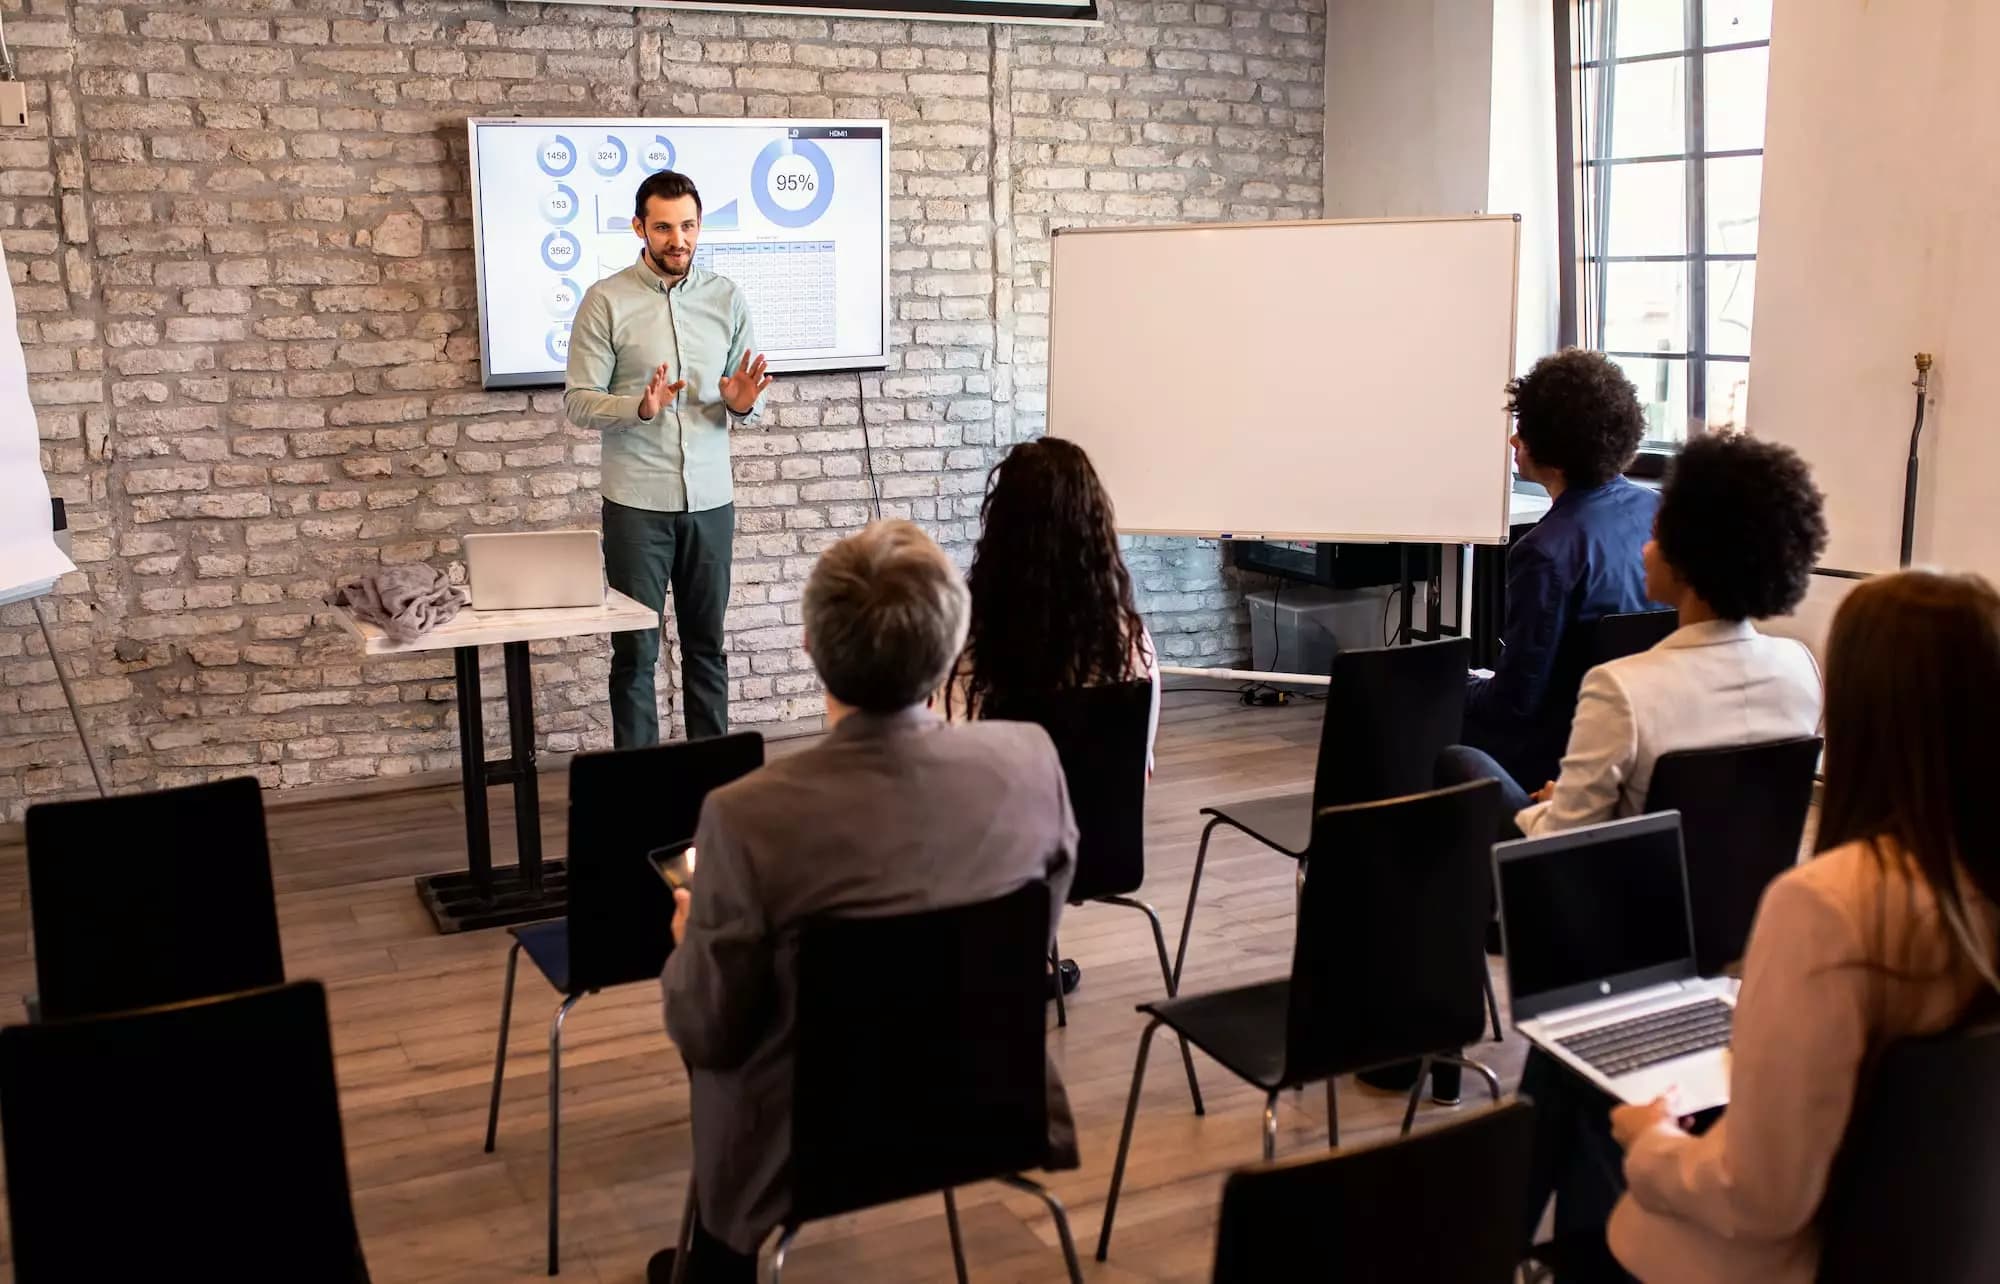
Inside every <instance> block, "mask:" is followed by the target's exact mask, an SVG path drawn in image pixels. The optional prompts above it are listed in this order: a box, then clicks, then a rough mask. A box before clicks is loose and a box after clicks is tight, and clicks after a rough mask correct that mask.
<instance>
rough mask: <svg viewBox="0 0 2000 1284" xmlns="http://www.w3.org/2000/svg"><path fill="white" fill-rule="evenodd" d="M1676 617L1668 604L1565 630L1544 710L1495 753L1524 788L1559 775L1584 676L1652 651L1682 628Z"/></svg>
mask: <svg viewBox="0 0 2000 1284" xmlns="http://www.w3.org/2000/svg"><path fill="white" fill-rule="evenodd" d="M1680 619H1681V616H1680V612H1679V611H1676V610H1673V609H1672V608H1667V609H1664V610H1655V611H1629V612H1623V613H1620V614H1617V615H1604V616H1599V617H1598V618H1597V619H1595V620H1585V621H1582V622H1580V623H1577V624H1572V625H1571V626H1570V627H1569V628H1568V629H1566V630H1565V631H1564V633H1563V637H1562V641H1561V642H1559V643H1557V644H1556V655H1555V660H1554V661H1553V663H1552V664H1551V666H1550V670H1549V679H1548V685H1547V686H1546V687H1545V688H1543V691H1542V703H1541V710H1542V712H1541V713H1538V714H1537V715H1536V716H1535V717H1534V718H1532V719H1530V720H1529V722H1528V723H1527V724H1526V725H1525V726H1524V727H1523V728H1522V730H1521V733H1520V737H1519V740H1518V743H1516V744H1514V745H1512V746H1511V748H1510V749H1509V751H1508V752H1506V753H1502V754H1500V755H1498V756H1499V757H1500V759H1501V765H1502V766H1504V767H1506V768H1507V769H1508V770H1509V771H1510V772H1511V773H1512V774H1513V776H1514V779H1516V780H1518V781H1519V782H1521V786H1522V788H1524V789H1538V788H1540V787H1541V785H1542V782H1543V781H1547V780H1554V779H1555V778H1556V777H1557V776H1558V775H1560V774H1561V771H1562V759H1563V754H1564V753H1565V752H1567V751H1568V749H1569V732H1570V725H1571V724H1572V723H1573V722H1574V721H1575V720H1576V702H1577V697H1578V695H1579V693H1580V692H1581V691H1582V688H1583V679H1584V675H1585V674H1587V673H1589V672H1590V671H1591V670H1592V669H1594V668H1596V667H1597V666H1598V665H1600V664H1609V663H1610V662H1611V661H1613V660H1619V659H1623V658H1624V657H1626V656H1628V655H1637V654H1638V653H1639V652H1641V651H1650V650H1651V649H1652V648H1653V647H1654V646H1656V645H1658V644H1659V643H1660V642H1661V641H1662V640H1663V639H1664V638H1666V636H1667V635H1668V634H1670V633H1672V632H1673V631H1674V630H1675V629H1677V628H1679V627H1680Z"/></svg>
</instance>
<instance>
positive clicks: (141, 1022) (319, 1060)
mask: <svg viewBox="0 0 2000 1284" xmlns="http://www.w3.org/2000/svg"><path fill="white" fill-rule="evenodd" d="M0 1131H4V1134H5V1145H6V1155H7V1213H8V1219H9V1221H10V1223H11V1225H12V1227H13V1243H12V1244H11V1245H10V1247H11V1249H12V1250H13V1256H14V1278H15V1279H16V1280H17V1281H19V1282H20V1284H44V1282H47V1281H64V1282H67V1281H73V1280H142V1279H160V1278H186V1279H201V1280H214V1281H228V1282H231V1284H252V1282H258V1284H261V1282H262V1281H266V1280H278V1279H282V1280H286V1281H288V1282H292V1281H296V1282H297V1284H357V1282H359V1284H366V1281H367V1279H368V1270H367V1266H366V1264H365V1263H364V1262H363V1260H362V1256H361V1244H360V1239H359V1237H358V1236H357V1235H356V1233H355V1228H354V1209H353V1205H352V1203H351V1202H350V1199H349V1193H348V1184H347V1157H346V1152H345V1150H344V1149H343V1148H342V1144H341V1132H340V1101H339V1097H338V1094H337V1093H336V1091H335V1088H334V1077H333V1045H332V1040H331V1038H330V1037H329V1035H328V1033H327V1019H326V992H325V991H324V990H322V989H321V988H320V986H319V983H318V982H316V981H304V982H300V983H298V984H296V985H286V986H279V987H277V988H274V989H266V990H253V991H250V992H248V993H244V994H232V995H224V996H221V997H209V998H202V999H197V1000H193V1001H190V1002H186V1003H177V1004H169V1005H167V1006H165V1007H153V1008H144V1009H140V1010H138V1011H128V1012H120V1013H117V1014H115V1015H107V1016H98V1017H90V1018H83V1019H78V1020H74V1021H51V1022H47V1023H44V1024H40V1025H21V1026H13V1027H11V1028H9V1029H7V1030H4V1031H0Z"/></svg>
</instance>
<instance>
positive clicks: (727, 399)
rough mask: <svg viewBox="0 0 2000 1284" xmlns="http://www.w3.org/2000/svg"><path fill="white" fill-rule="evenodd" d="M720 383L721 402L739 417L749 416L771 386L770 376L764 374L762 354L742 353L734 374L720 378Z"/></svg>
mask: <svg viewBox="0 0 2000 1284" xmlns="http://www.w3.org/2000/svg"><path fill="white" fill-rule="evenodd" d="M753 357H754V359H753ZM721 382H722V400H723V402H724V403H725V404H726V405H727V406H728V407H729V408H730V409H731V410H733V411H735V412H736V413H737V414H739V415H747V414H749V413H750V410H751V408H752V407H754V406H755V405H756V404H757V398H759V397H761V396H763V395H764V389H766V388H768V387H770V386H771V376H770V375H767V374H765V373H764V354H763V353H761V352H759V353H755V354H752V353H748V352H746V353H744V354H743V360H741V361H739V362H737V364H736V373H735V374H733V375H724V376H722V381H721Z"/></svg>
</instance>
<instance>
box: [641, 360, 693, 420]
mask: <svg viewBox="0 0 2000 1284" xmlns="http://www.w3.org/2000/svg"><path fill="white" fill-rule="evenodd" d="M685 387H687V380H685V379H674V378H672V377H670V376H669V375H668V374H667V363H666V362H664V361H662V362H661V363H660V368H659V369H658V370H655V371H653V377H652V378H651V379H648V380H647V381H646V391H644V392H642V393H640V394H639V418H641V419H651V418H652V417H653V416H654V415H657V414H659V413H660V407H661V406H664V405H666V404H667V403H668V402H669V401H672V400H673V399H674V398H675V397H677V396H679V395H680V391H681V389H683V388H685Z"/></svg>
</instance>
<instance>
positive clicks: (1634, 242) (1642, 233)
mask: <svg viewBox="0 0 2000 1284" xmlns="http://www.w3.org/2000/svg"><path fill="white" fill-rule="evenodd" d="M1600 172H1601V174H1602V175H1603V177H1604V179H1605V180H1606V181H1607V182H1609V184H1610V185H1611V216H1610V217H1609V218H1608V219H1606V220H1605V230H1606V232H1607V233H1608V234H1609V236H1608V240H1607V242H1606V243H1607V245H1608V246H1609V253H1610V254H1611V255H1612V256H1613V257H1619V256H1622V255H1630V254H1685V253H1687V162H1685V161H1656V162H1653V163H1651V164H1646V165H1607V166H1605V167H1604V168H1603V170H1602V171H1600Z"/></svg>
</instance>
